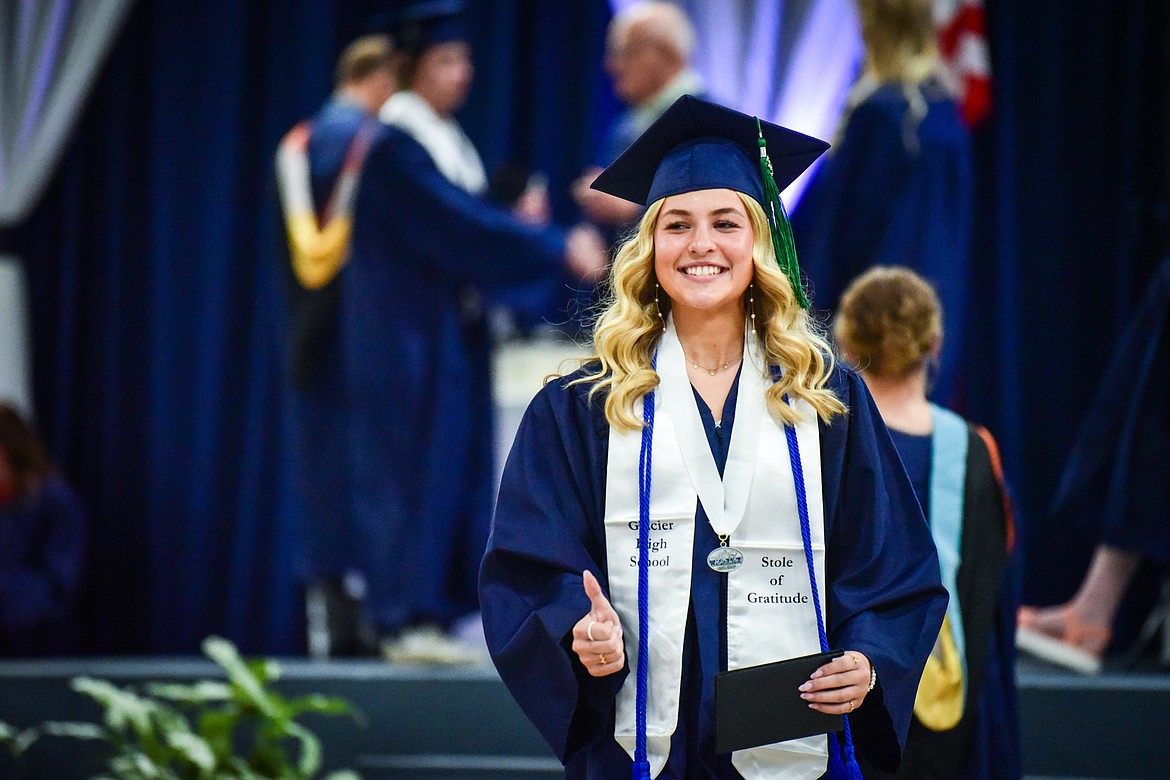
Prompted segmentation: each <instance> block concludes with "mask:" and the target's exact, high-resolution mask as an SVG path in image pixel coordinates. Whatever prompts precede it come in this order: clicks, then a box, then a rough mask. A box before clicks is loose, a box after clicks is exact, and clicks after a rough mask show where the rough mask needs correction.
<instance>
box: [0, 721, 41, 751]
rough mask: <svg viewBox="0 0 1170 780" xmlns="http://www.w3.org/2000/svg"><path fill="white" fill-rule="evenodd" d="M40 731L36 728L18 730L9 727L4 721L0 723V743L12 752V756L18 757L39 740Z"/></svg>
mask: <svg viewBox="0 0 1170 780" xmlns="http://www.w3.org/2000/svg"><path fill="white" fill-rule="evenodd" d="M40 736H41V731H40V729H39V728H37V727H35V726H34V727H32V728H27V729H18V728H16V727H15V726H11V725H9V724H7V723H5V722H4V721H0V742H2V743H4V744H5V745H8V749H9V750H10V751H12V755H13V756H15V757H20V754H21V753H23V752H24V751H26V750H28V749H29V747H30V746H31V745H32V744H33V743H34V742H36V741H37V740H38V739H40Z"/></svg>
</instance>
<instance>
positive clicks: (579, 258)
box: [565, 225, 609, 284]
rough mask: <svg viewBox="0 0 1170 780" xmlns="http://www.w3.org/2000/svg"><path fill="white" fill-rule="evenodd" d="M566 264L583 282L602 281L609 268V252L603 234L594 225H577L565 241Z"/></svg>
mask: <svg viewBox="0 0 1170 780" xmlns="http://www.w3.org/2000/svg"><path fill="white" fill-rule="evenodd" d="M565 264H566V265H568V267H569V271H570V272H571V273H573V274H575V275H576V276H577V277H578V278H579V279H580V280H581V281H583V282H588V283H590V284H594V283H596V282H599V281H601V280H602V279H603V278H604V277H605V274H606V271H607V270H608V267H609V252H608V249H607V247H606V245H605V240H604V239H602V237H601V233H599V232H597V228H595V227H593V226H592V225H577V226H576V227H574V228H573V229H572V230H570V231H569V235H568V237H567V238H566V239H565Z"/></svg>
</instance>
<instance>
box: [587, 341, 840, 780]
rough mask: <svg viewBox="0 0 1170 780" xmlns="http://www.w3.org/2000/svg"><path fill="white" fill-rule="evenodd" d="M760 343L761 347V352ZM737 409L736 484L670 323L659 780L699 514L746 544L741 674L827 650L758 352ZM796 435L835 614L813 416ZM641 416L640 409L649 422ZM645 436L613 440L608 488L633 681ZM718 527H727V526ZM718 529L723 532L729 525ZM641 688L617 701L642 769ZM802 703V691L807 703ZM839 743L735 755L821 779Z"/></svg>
mask: <svg viewBox="0 0 1170 780" xmlns="http://www.w3.org/2000/svg"><path fill="white" fill-rule="evenodd" d="M751 341H753V342H754V340H751ZM745 358H746V360H745V363H746V364H745V365H744V367H743V371H742V373H741V375H740V380H739V392H738V394H737V396H736V412H735V425H734V430H733V435H732V441H731V448H730V452H729V455H728V462H727V467H726V468H725V469H724V475H725V479H724V480H722V481H721V480H719V472H718V469H717V467H716V465H715V461H714V458H712V456H711V451H710V445H709V444H708V443H707V438H706V434H705V433H704V432H703V427H702V421H701V418H700V417H699V414H698V409H697V407H696V404H695V402H694V397H693V394H692V391H691V385H690V381H689V379H687V376H686V366H685V363H684V362H683V355H682V346H681V344H680V343H679V342H678V337H677V335H676V333H675V331H674V328H673V325H671V324H668V326H667V331H666V333H665V334H664V336H663V339H662V343H661V344H660V346H659V352H658V372H659V377H660V380H661V383H660V385H659V388H658V390H657V391H656V392H655V394H654V397H655V402H656V406H655V417H654V435H653V440H652V445H653V448H654V456H653V470H654V473H653V478H652V480H651V492H650V517H651V530H650V553H649V555H650V557H649V564H650V566H649V585H650V588H649V612H650V629H649V630H650V637H649V642H648V645H649V652H650V663H649V675H648V683H647V707H646V736H647V739H646V749H647V758H648V759H649V761H650V770H651V776H652V777H657V776H658V774H659V773H660V772H661V771H662V769H663V767H664V766H665V765H666V761H667V758H668V757H669V752H670V737H671V735H672V734H673V733H674V730H675V727H676V725H677V723H678V709H679V693H680V688H681V677H682V652H683V642H684V638H685V632H686V619H687V611H688V607H689V604H690V589H691V559H692V553H693V549H694V521H695V515H696V512H697V507H696V501H697V500H698V501H702V502H703V508H704V510H706V511H707V514H708V517H709V518H710V519H711V525H712V527H713V528H714V529H715V531H716V533H721V534H730V533H731V532H735V538H734V543H735V545H736V547H737V548H739V549H740V550H742V551H743V553H744V556H745V560H744V564H743V565H742V566H741V567H740V568H739V569H737V570H736V571H734V572H731V573H730V574H728V575H727V576H728V581H727V587H728V591H727V604H728V610H727V652H728V668H729V669H737V668H742V667H744V666H751V665H754V664H758V663H766V662H769V661H776V660H781V659H784V658H794V657H797V656H801V655H807V654H809V653H815V652H818V651H819V650H820V644H819V638H818V633H817V624H816V613H815V611H814V609H813V605H812V601H811V598H810V588H809V582H808V566H807V565H806V563H805V559H804V545H803V541H802V539H801V533H800V519H799V515H798V514H797V509H796V490H795V484H794V482H793V476H792V470H791V465H790V461H789V458H788V451H787V450H788V445H787V441H786V437H785V435H784V429H783V427H782V425H781V424H780V423H779V422H777V421H776V420H775V419H774V418H773V417H772V415H771V414H768V413H767V409H766V405H765V397H764V391H765V390H767V388H768V386H769V384H770V383H771V377H770V375H769V374H768V372H767V371H766V367H765V365H764V361H763V359H762V356H761V355H760V351H759V347H758V345H757V344H755V343H749V345H748V349H747V351H746V353H745ZM804 411H805V413H806V419H805V421H804V422H802V423H801V424H800V425H798V426H797V438H798V440H799V446H800V448H801V450H802V452H803V453H804V457H803V459H802V460H803V465H804V472H805V484H806V491H807V496H808V502H809V520H810V526H811V535H812V549H813V554H814V565H815V568H816V571H817V581H818V590H819V592H820V593H821V603H824V586H823V583H824V581H825V578H824V571H825V547H824V507H823V503H822V495H823V492H822V487H821V472H820V444H819V429H818V426H817V419H816V416H815V414H814V413H813V412H812V410H811V408H808V407H807V405H805V408H804ZM640 412H641V407H640V405H639V407H638V408H637V409H635V413H638V414H639V416H640ZM640 448H641V431H633V432H627V433H621V432H618V431H614V430H611V431H610V435H609V460H608V464H607V468H608V473H607V478H606V504H605V529H606V554H607V561H608V568H609V585H610V599H611V602H612V603H613V606H614V609H615V610H616V611H617V613H618V615H619V616H620V618H621V621H622V627H623V629H624V631H625V635H626V656H627V659H628V660H627V664H628V665H629V668H630V669H636V668H637V662H638V658H637V655H638V568H637V564H638V544H637V542H638V530H637V529H638V512H639V496H638V478H637V474H638V456H639V452H640ZM716 518H718V520H717V519H716ZM716 522H718V523H719V525H716ZM636 688H637V681H636V679H635V675H632V674H631V675H630V677H629V678H627V680H626V682H625V683H624V684H623V686H622V689H621V691H620V692H619V693H618V697H617V704H616V706H617V713H616V723H615V728H614V737H615V739H616V740H617V742H618V743H619V744H620V745H621V746H622V747H623V748H624V749H625V750H626V752H627V753H628V754H629V755H630V756H631V758H632V757H633V754H634V742H635V734H636V732H635V705H636ZM794 693H795V692H794ZM827 743H828V740H827V738H826V737H824V736H823V735H822V736H816V737H808V738H805V739H800V740H791V741H789V742H783V743H777V744H776V745H767V746H763V747H759V748H753V749H751V750H740V751H736V752H735V753H734V754H733V755H732V763H733V764H734V765H735V767H736V769H737V770H738V771H739V772H740V774H742V775H743V776H744V777H745V778H748V780H764V778H786V779H787V778H814V777H819V776H820V775H821V774H823V773H824V771H825V767H826V762H827V755H828V744H827Z"/></svg>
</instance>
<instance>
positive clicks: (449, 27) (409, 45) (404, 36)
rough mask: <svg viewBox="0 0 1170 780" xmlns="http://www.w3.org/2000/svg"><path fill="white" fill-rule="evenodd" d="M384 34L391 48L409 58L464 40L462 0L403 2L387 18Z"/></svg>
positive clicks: (465, 31)
mask: <svg viewBox="0 0 1170 780" xmlns="http://www.w3.org/2000/svg"><path fill="white" fill-rule="evenodd" d="M387 32H389V33H390V36H391V37H392V38H393V39H394V45H395V46H396V47H397V48H398V49H399V50H400V51H403V52H405V53H407V54H409V55H412V56H418V55H419V54H422V53H423V51H425V50H426V49H427V48H429V47H431V46H434V45H436V44H439V43H448V42H450V41H466V40H467V28H466V26H465V25H464V22H463V1H462V0H428V2H421V3H407V4H405V5H403V6H402V7H401V8H400V9H399V10H398V11H397V12H395V13H392V14H391V15H390V20H389V25H388V29H387Z"/></svg>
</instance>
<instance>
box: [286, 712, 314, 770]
mask: <svg viewBox="0 0 1170 780" xmlns="http://www.w3.org/2000/svg"><path fill="white" fill-rule="evenodd" d="M288 735H289V736H290V737H293V738H294V739H296V740H297V741H298V742H299V743H300V745H301V758H300V761H298V762H297V766H298V767H299V768H300V771H301V776H302V777H312V776H313V775H315V774H317V770H319V769H320V768H321V740H319V739H317V736H316V735H315V734H313V732H311V731H309V730H308V729H307V728H305V727H304V726H302V725H301V724H299V723H296V722H295V721H291V722H289V724H288Z"/></svg>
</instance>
